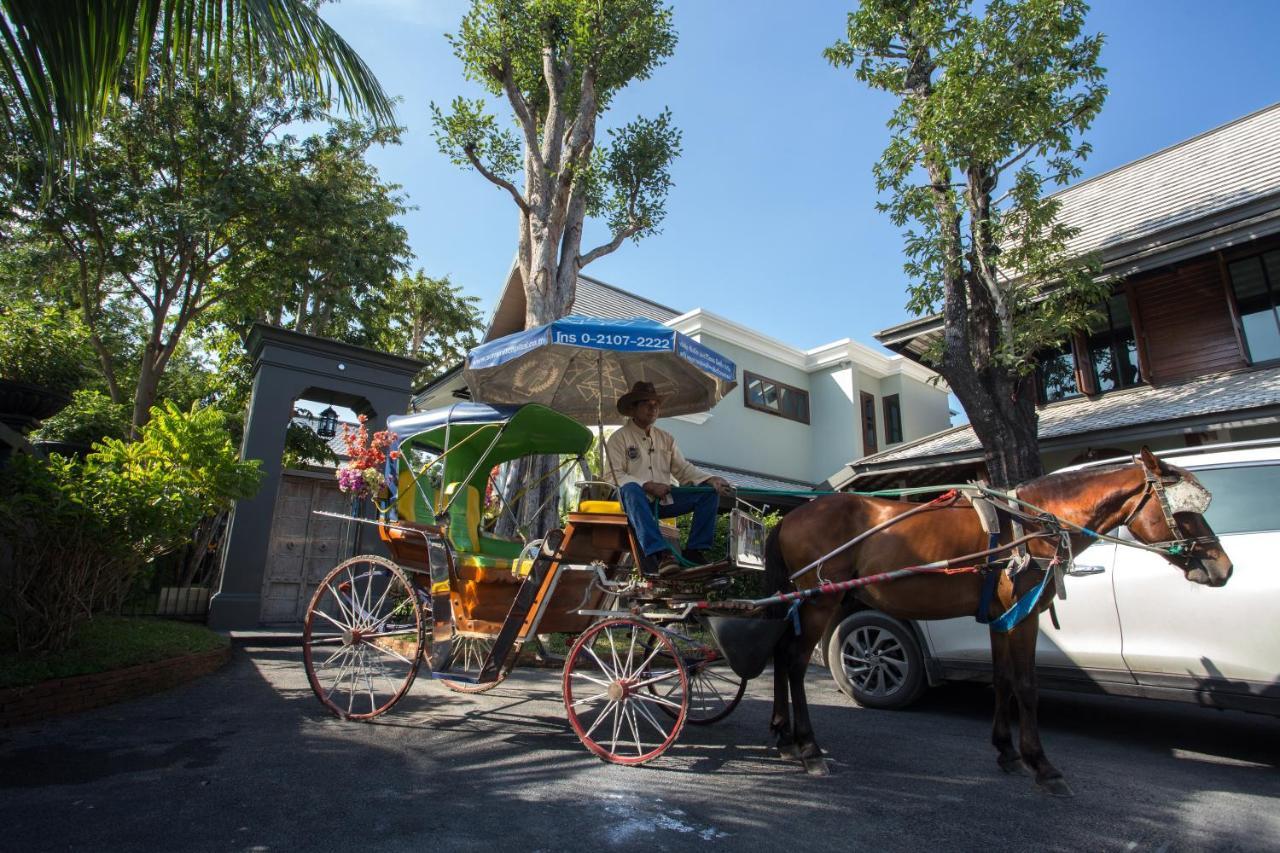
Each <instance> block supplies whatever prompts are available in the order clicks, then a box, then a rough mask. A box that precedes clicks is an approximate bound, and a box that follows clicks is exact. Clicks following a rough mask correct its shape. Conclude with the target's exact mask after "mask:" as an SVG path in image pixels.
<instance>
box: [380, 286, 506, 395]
mask: <svg viewBox="0 0 1280 853" xmlns="http://www.w3.org/2000/svg"><path fill="white" fill-rule="evenodd" d="M382 298H383V308H382V310H381V311H379V312H378V314H377V315H376V316H375V317H369V318H366V322H367V323H368V325H369V327H370V331H371V333H372V334H373V336H374V339H375V346H377V347H378V348H380V349H382V350H385V351H387V352H394V353H398V354H400V355H404V356H407V357H409V358H416V359H420V360H421V361H424V362H426V364H427V366H426V367H425V368H424V370H423V374H425V376H426V377H427V378H429V377H432V376H435V375H436V374H438V373H441V372H443V371H444V370H446V369H447V368H449V367H452V366H453V365H455V364H457V363H458V362H460V361H462V358H463V356H465V355H466V354H467V350H469V349H471V348H472V347H474V346H476V344H477V343H479V334H480V332H481V329H482V323H483V317H482V315H481V313H480V300H479V299H478V298H477V297H475V296H467V295H465V294H464V293H463V292H462V288H461V287H460V286H458V285H455V284H454V283H453V282H452V281H450V280H449V276H447V275H446V276H443V277H442V278H432V277H430V276H428V275H427V274H426V273H425V272H424V271H423V270H421V269H419V270H418V271H417V272H415V273H414V274H413V275H402V276H399V277H397V278H395V279H393V280H392V281H391V283H390V284H389V285H388V286H387V287H386V288H385V289H384V290H383V291H382Z"/></svg>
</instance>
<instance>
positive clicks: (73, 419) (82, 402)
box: [31, 389, 129, 444]
mask: <svg viewBox="0 0 1280 853" xmlns="http://www.w3.org/2000/svg"><path fill="white" fill-rule="evenodd" d="M128 432H129V409H128V407H127V406H125V405H123V404H121V403H113V402H111V398H110V397H108V396H107V395H106V394H103V393H102V392H101V391H93V390H90V389H81V390H79V391H76V392H75V393H74V394H72V395H71V405H70V406H68V407H67V408H65V409H63V410H62V411H61V412H58V414H56V415H54V416H53V417H50V418H47V419H45V421H44V422H43V423H42V424H41V425H40V429H39V430H37V431H36V432H35V433H34V434H32V436H31V438H32V439H33V440H35V441H65V442H68V443H72V444H93V443H95V442H98V441H101V440H102V439H104V438H124V437H125V436H126V435H128Z"/></svg>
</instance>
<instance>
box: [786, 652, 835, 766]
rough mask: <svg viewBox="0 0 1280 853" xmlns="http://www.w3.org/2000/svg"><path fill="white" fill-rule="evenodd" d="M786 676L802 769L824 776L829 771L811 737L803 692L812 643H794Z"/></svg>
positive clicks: (816, 743) (807, 706) (820, 751)
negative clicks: (793, 709)
mask: <svg viewBox="0 0 1280 853" xmlns="http://www.w3.org/2000/svg"><path fill="white" fill-rule="evenodd" d="M792 648H793V649H794V651H793V653H792V655H791V660H790V661H789V664H790V666H789V667H788V671H787V678H788V680H789V681H790V683H791V704H792V706H793V707H794V708H795V712H796V722H795V739H796V747H797V748H798V749H799V756H800V760H801V761H803V762H804V770H805V772H806V773H808V774H810V775H813V776H826V775H827V773H829V772H830V771H829V770H828V768H827V760H826V759H825V758H823V757H822V749H821V747H819V746H818V742H817V740H815V739H814V737H813V723H812V722H811V721H810V720H809V701H808V699H807V698H806V696H805V692H804V676H805V672H806V671H807V670H808V669H809V655H810V654H811V653H812V652H813V644H812V643H795V644H793V645H792Z"/></svg>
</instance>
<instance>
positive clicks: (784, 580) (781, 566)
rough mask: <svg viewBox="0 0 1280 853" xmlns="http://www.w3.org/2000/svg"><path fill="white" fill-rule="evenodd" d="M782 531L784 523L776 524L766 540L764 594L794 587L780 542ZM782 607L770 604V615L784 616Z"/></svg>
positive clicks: (772, 593) (771, 593) (767, 594)
mask: <svg viewBox="0 0 1280 853" xmlns="http://www.w3.org/2000/svg"><path fill="white" fill-rule="evenodd" d="M781 531H782V525H781V524H778V525H776V526H775V527H774V528H773V530H771V531H769V537H768V538H767V539H765V541H764V594H765V595H766V596H769V595H774V594H776V593H779V592H784V591H788V590H790V589H791V587H792V584H791V578H789V577H788V576H787V561H786V560H785V559H784V558H783V556H782V545H781V543H779V542H778V534H779V533H780V532H781ZM782 608H783V605H781V604H775V605H772V606H770V608H769V610H770V613H769V615H770V616H773V617H780V616H782ZM775 611H776V612H775Z"/></svg>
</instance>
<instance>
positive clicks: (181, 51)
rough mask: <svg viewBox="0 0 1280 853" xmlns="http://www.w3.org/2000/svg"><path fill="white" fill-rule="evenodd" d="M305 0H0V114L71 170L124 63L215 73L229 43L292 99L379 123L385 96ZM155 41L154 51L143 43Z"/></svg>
mask: <svg viewBox="0 0 1280 853" xmlns="http://www.w3.org/2000/svg"><path fill="white" fill-rule="evenodd" d="M313 5H314V4H313V3H309V2H307V0H0V81H4V83H6V84H7V85H5V86H4V87H3V89H2V90H0V111H2V112H3V113H4V115H5V117H6V118H8V117H9V116H10V115H11V112H12V109H13V107H14V106H15V104H14V103H13V102H16V107H17V108H19V109H20V110H21V112H22V114H24V116H25V118H26V120H27V122H28V123H29V124H30V126H31V128H32V130H33V133H34V134H35V136H36V141H37V143H38V144H39V145H40V147H41V148H42V149H43V151H44V152H45V155H46V167H47V168H48V169H50V170H51V171H52V170H56V169H57V168H59V167H60V166H62V165H70V166H72V167H73V166H74V164H75V161H76V158H77V156H78V154H79V153H80V152H81V151H82V150H83V149H84V146H85V145H86V144H88V142H89V141H90V140H91V139H92V138H93V134H94V132H95V131H96V130H97V128H98V126H99V124H100V122H101V121H102V119H103V117H104V116H105V115H106V113H107V112H108V111H109V110H110V109H111V107H112V105H113V104H114V103H115V101H116V99H117V96H118V94H119V86H120V81H121V74H122V72H123V71H125V63H126V62H128V61H129V60H130V57H135V59H134V68H133V75H134V78H135V79H136V80H137V81H138V83H141V82H142V81H143V80H144V78H145V77H146V73H147V70H148V66H149V63H150V62H152V61H156V62H159V63H162V64H163V65H165V66H166V67H168V68H179V67H181V68H191V67H201V68H204V69H206V70H208V71H211V72H214V73H213V76H214V77H215V78H216V76H217V74H216V72H217V71H218V68H219V66H220V65H223V64H229V62H228V60H229V58H230V56H231V54H232V53H233V52H234V50H235V49H236V48H238V47H248V48H249V51H248V54H249V55H251V56H263V57H266V62H268V63H270V65H271V66H272V69H273V70H274V71H276V72H277V73H279V74H280V76H281V78H282V79H283V81H284V82H285V84H286V85H287V86H288V87H289V88H290V90H291V91H292V92H294V93H295V94H297V95H299V96H303V97H306V96H316V95H322V96H325V97H326V98H329V97H334V98H335V100H336V101H337V103H338V104H339V105H341V106H342V107H343V108H345V109H347V110H348V111H351V112H362V113H365V114H367V115H368V116H369V117H370V118H371V119H373V121H374V122H375V123H377V124H379V125H386V124H390V123H391V122H392V121H393V118H394V110H393V107H392V102H391V99H390V98H388V97H387V95H386V93H385V92H383V90H382V86H381V85H380V84H379V83H378V81H377V79H376V78H374V76H373V72H371V71H370V70H369V68H368V66H366V65H365V64H364V61H363V60H362V59H361V58H360V57H359V55H357V54H356V52H355V51H354V50H353V49H352V48H351V46H350V45H349V44H347V43H346V42H345V41H344V40H343V39H342V37H341V36H339V35H338V34H337V32H335V31H334V30H333V28H332V27H330V26H329V25H328V24H326V23H325V22H324V21H323V20H321V19H320V16H319V15H318V14H316V11H315V9H314V8H313ZM157 40H158V42H159V50H155V51H153V47H154V46H155V45H156V43H157Z"/></svg>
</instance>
